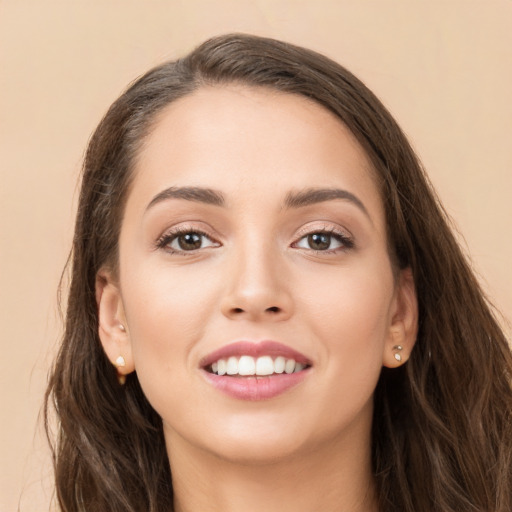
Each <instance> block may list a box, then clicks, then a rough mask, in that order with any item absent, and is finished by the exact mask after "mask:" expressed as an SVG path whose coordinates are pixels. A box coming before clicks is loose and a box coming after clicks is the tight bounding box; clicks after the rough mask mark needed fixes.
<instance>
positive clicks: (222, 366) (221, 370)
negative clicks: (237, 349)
mask: <svg viewBox="0 0 512 512" xmlns="http://www.w3.org/2000/svg"><path fill="white" fill-rule="evenodd" d="M217 372H218V374H219V375H225V373H226V360H225V359H219V360H218V361H217Z"/></svg>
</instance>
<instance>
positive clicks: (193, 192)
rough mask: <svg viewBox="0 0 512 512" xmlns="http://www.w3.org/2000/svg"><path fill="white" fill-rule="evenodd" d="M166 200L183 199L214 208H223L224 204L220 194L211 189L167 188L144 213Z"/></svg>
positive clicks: (152, 201) (152, 200) (151, 202)
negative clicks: (210, 205)
mask: <svg viewBox="0 0 512 512" xmlns="http://www.w3.org/2000/svg"><path fill="white" fill-rule="evenodd" d="M167 199H185V200H187V201H195V202H198V203H205V204H212V205H214V206H224V205H225V204H226V202H225V200H224V196H223V195H222V193H221V192H218V191H216V190H213V189H211V188H203V187H169V188H166V189H165V190H162V192H159V193H158V194H157V195H156V196H155V197H153V199H151V201H150V203H149V204H148V206H147V207H146V211H147V210H149V209H150V208H152V207H153V206H155V205H156V204H158V203H161V202H162V201H166V200H167Z"/></svg>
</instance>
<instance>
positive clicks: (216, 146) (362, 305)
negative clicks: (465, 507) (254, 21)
mask: <svg viewBox="0 0 512 512" xmlns="http://www.w3.org/2000/svg"><path fill="white" fill-rule="evenodd" d="M101 278H102V279H101V283H103V284H100V285H99V287H98V288H99V290H98V295H99V302H100V336H101V339H102V341H103V344H104V347H105V351H106V353H107V355H108V357H109V358H110V359H111V361H113V362H114V361H115V360H116V358H117V357H118V356H119V355H120V354H121V355H123V357H124V358H125V360H126V366H125V367H124V368H122V369H121V371H123V372H126V373H128V372H130V371H132V370H134V371H136V372H137V377H138V379H139V381H140V384H141V386H142V388H143V390H144V393H145V394H146V396H147V398H148V400H149V401H150V403H151V404H152V406H153V407H154V408H155V410H156V411H157V412H158V413H159V414H160V415H161V417H162V419H163V425H164V433H165V437H166V442H167V444H168V447H170V450H171V451H172V446H173V444H179V443H187V444H188V445H189V446H193V447H195V448H196V449H199V450H204V451H206V452H209V453H210V454H212V453H213V454H216V455H218V456H221V457H225V458H229V459H233V460H242V459H243V460H267V459H269V458H272V459H276V458H279V457H287V456H290V455H292V454H298V453H302V452H304V453H306V452H307V451H308V450H313V449H318V447H319V446H324V447H335V446H340V443H341V444H343V443H345V444H347V443H351V444H354V443H355V444H357V443H359V444H361V443H367V444H368V440H369V432H370V426H371V417H372V407H373V404H372V395H373V391H374V389H375V386H376V383H377V380H378V377H379V374H380V371H381V368H382V366H383V365H386V366H398V364H399V363H398V362H397V361H396V359H395V358H394V357H393V356H394V354H395V352H396V351H397V349H394V348H393V347H394V346H395V345H397V344H400V345H401V346H402V347H403V349H402V357H403V358H404V359H403V360H405V358H406V356H407V354H408V352H409V351H410V349H411V346H410V345H411V342H410V340H409V338H412V337H411V336H408V332H409V331H411V329H412V330H414V325H413V324H414V320H413V316H414V292H413V288H412V285H411V282H410V279H408V278H407V275H406V273H404V272H403V273H402V274H400V275H399V276H398V278H397V277H396V275H394V273H393V269H392V265H391V262H390V257H389V254H388V251H387V243H386V230H385V218H384V210H383V204H382V200H381V198H380V195H379V190H378V188H377V186H376V184H375V179H374V176H373V174H372V170H371V166H370V164H369V162H368V160H367V158H366V156H365V153H364V151H363V150H362V148H361V147H360V146H359V145H358V143H357V142H356V140H355V139H354V137H353V136H352V135H351V133H350V132H349V131H348V130H347V129H346V128H345V126H344V125H343V124H342V123H341V122H340V121H339V120H338V119H337V118H336V117H335V116H334V115H332V114H331V113H329V112H328V111H327V110H325V109H324V108H322V107H321V106H319V105H317V104H315V103H312V102H310V101H308V100H307V99H305V98H302V97H299V96H294V95H289V94H283V93H279V92H275V91H269V90H264V89H254V88H248V87H241V86H224V87H215V88H213V87H212V88H203V89H200V90H199V91H196V92H195V93H193V94H192V95H190V96H188V97H185V98H183V99H180V100H178V101H176V102H175V103H173V104H171V105H170V106H169V107H167V109H166V110H165V111H163V112H162V113H161V114H160V116H159V118H158V119H157V122H156V124H155V125H154V128H153V129H152V131H151V133H150V135H149V136H148V138H147V140H146V141H145V144H144V147H143V149H142V150H141V152H140V154H139V156H138V159H137V162H136V168H135V176H134V181H133V183H132V187H131V189H130V192H129V196H128V199H127V204H126V211H125V216H124V219H123V222H122V227H121V235H120V259H119V272H118V275H117V277H116V278H115V279H114V277H113V276H111V275H109V274H108V272H106V271H104V272H102V274H101ZM119 323H123V324H124V325H125V327H126V332H122V331H119V330H116V329H117V327H116V326H117V325H118V324H119ZM290 361H291V362H290ZM283 366H284V368H282V367H283ZM254 371H256V372H257V373H258V374H259V375H251V374H252V373H253V372H254ZM224 372H227V373H224ZM290 372H291V373H290ZM229 374H231V375H229Z"/></svg>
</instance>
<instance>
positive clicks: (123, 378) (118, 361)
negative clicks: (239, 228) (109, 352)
mask: <svg viewBox="0 0 512 512" xmlns="http://www.w3.org/2000/svg"><path fill="white" fill-rule="evenodd" d="M124 366H126V361H125V360H124V357H123V356H119V357H118V358H117V359H116V370H117V381H118V382H119V384H121V386H122V385H123V384H124V383H125V382H126V375H123V374H122V373H121V372H120V371H119V368H123V367H124Z"/></svg>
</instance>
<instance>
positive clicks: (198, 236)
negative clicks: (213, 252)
mask: <svg viewBox="0 0 512 512" xmlns="http://www.w3.org/2000/svg"><path fill="white" fill-rule="evenodd" d="M219 245H220V244H219V243H218V242H215V241H214V240H212V239H211V238H210V236H208V235H207V234H206V233H203V232H202V231H197V230H191V229H184V230H181V229H180V230H175V231H173V232H171V233H166V234H165V235H163V236H162V237H161V238H160V240H159V241H158V243H157V247H159V248H162V249H166V250H168V251H169V252H171V253H178V252H191V251H196V250H198V249H204V248H206V247H218V246H219Z"/></svg>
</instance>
